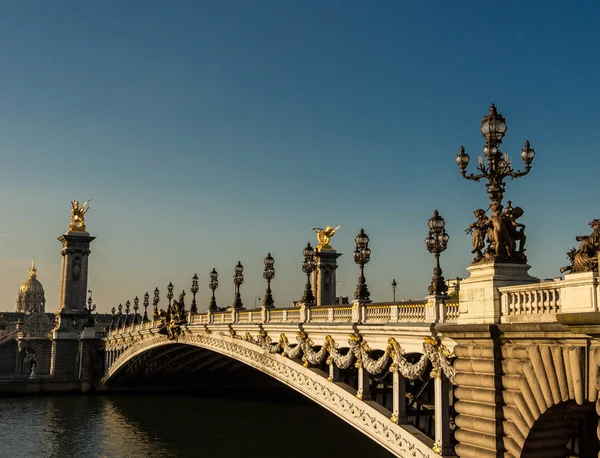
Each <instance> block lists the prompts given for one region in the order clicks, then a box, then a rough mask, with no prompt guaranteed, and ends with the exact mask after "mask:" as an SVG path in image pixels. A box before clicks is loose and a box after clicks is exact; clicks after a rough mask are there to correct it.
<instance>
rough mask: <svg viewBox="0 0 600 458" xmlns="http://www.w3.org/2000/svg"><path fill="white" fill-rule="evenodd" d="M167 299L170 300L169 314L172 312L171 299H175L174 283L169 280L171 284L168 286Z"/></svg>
mask: <svg viewBox="0 0 600 458" xmlns="http://www.w3.org/2000/svg"><path fill="white" fill-rule="evenodd" d="M167 299H168V300H169V305H168V306H167V314H169V313H171V300H172V299H173V283H171V282H169V286H167Z"/></svg>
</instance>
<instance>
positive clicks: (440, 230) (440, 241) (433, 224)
mask: <svg viewBox="0 0 600 458" xmlns="http://www.w3.org/2000/svg"><path fill="white" fill-rule="evenodd" d="M427 225H428V226H429V234H428V235H427V238H426V239H425V246H426V247H427V250H428V251H429V252H430V253H433V254H434V256H435V267H434V269H433V277H432V278H431V284H430V285H429V294H435V295H436V296H439V295H443V294H446V293H447V291H448V285H446V282H445V281H444V277H442V269H441V267H440V253H441V252H443V251H444V250H445V249H446V247H447V246H448V240H449V239H450V236H449V235H448V234H446V229H445V227H446V222H445V221H444V218H442V217H441V216H440V215H439V214H438V211H437V210H435V211H434V212H433V216H432V217H431V218H429V222H428V223H427Z"/></svg>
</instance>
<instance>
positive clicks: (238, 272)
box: [233, 261, 244, 310]
mask: <svg viewBox="0 0 600 458" xmlns="http://www.w3.org/2000/svg"><path fill="white" fill-rule="evenodd" d="M233 270H234V274H233V284H234V285H235V298H234V299H233V308H234V309H236V310H239V309H241V308H243V307H244V304H243V303H242V297H241V296H240V286H241V284H242V283H244V266H243V265H242V263H241V262H240V261H238V263H237V265H236V266H235V267H234V269H233Z"/></svg>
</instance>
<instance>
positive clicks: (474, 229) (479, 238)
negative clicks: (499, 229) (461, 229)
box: [465, 208, 489, 262]
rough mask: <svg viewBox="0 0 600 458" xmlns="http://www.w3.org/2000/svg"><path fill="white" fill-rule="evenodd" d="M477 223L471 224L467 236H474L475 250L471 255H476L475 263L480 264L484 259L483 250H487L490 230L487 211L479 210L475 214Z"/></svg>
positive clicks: (472, 238) (472, 239)
mask: <svg viewBox="0 0 600 458" xmlns="http://www.w3.org/2000/svg"><path fill="white" fill-rule="evenodd" d="M473 214H474V215H475V218H476V221H475V222H474V223H471V224H469V227H468V228H467V229H466V230H465V232H466V233H467V234H473V235H472V237H471V241H472V242H473V250H472V251H471V253H473V254H474V255H475V259H473V262H479V261H481V260H482V259H483V249H484V248H485V235H486V233H487V230H488V225H489V223H488V219H487V217H486V215H485V210H484V209H482V208H479V209H477V210H475V211H474V212H473Z"/></svg>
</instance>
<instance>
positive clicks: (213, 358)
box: [105, 343, 435, 439]
mask: <svg viewBox="0 0 600 458" xmlns="http://www.w3.org/2000/svg"><path fill="white" fill-rule="evenodd" d="M319 350H320V347H319V346H315V347H314V351H316V352H318V351H319ZM340 351H341V353H343V354H345V353H347V352H348V351H349V349H348V348H341V349H340ZM382 353H383V352H382V351H380V350H374V351H372V352H371V356H372V357H373V358H379V357H380V356H381V355H382ZM406 358H407V360H408V361H409V362H411V363H414V362H417V361H418V360H419V359H420V358H421V354H419V353H413V354H408V355H406ZM297 363H298V364H299V365H302V361H300V360H297ZM311 370H312V371H313V372H315V373H316V374H317V375H319V376H320V377H322V378H323V379H327V376H328V370H329V368H328V365H327V363H326V361H323V362H322V363H321V364H320V365H318V366H311ZM424 374H425V375H424V376H423V378H422V379H417V380H408V379H404V380H403V383H405V390H404V392H405V397H404V399H403V401H401V402H404V403H405V405H406V410H405V411H406V413H407V419H406V420H407V423H408V424H410V425H412V426H414V427H416V428H417V429H418V430H419V431H420V432H422V433H424V434H425V435H426V436H428V437H430V438H432V439H433V438H434V435H435V431H434V393H433V379H432V378H431V376H430V374H431V363H429V367H428V368H427V370H425V371H424ZM336 378H337V380H338V382H337V384H338V385H342V386H345V387H346V389H347V390H348V391H354V392H355V391H356V390H357V389H358V369H357V368H356V367H355V365H351V366H350V367H349V368H347V369H340V370H339V372H338V373H337V377H336ZM105 388H106V389H109V390H111V391H144V390H150V391H157V390H168V391H173V390H181V391H201V392H202V393H203V394H209V395H211V396H220V397H227V398H249V397H254V398H260V399H266V400H269V399H271V398H273V400H274V401H277V400H278V399H281V398H282V397H283V398H285V400H286V402H290V401H292V402H310V401H309V400H308V399H307V398H304V397H299V396H298V395H297V394H296V391H295V390H293V389H292V388H290V387H289V386H287V385H285V384H283V383H281V382H280V381H278V380H276V379H274V378H273V377H271V376H269V375H267V374H265V373H263V372H261V371H260V370H257V369H255V368H253V367H251V366H248V365H247V364H245V363H243V362H241V361H238V360H236V359H233V358H231V357H229V356H226V355H223V354H220V353H217V352H214V351H212V350H208V349H205V348H201V347H197V346H193V345H188V344H184V343H171V344H170V345H164V346H158V347H153V348H151V349H149V350H147V351H145V352H143V353H140V354H138V355H136V356H134V357H132V358H131V359H130V360H129V361H127V362H126V363H124V364H123V365H122V366H121V367H120V368H119V370H118V371H116V372H115V373H113V374H112V375H111V376H110V378H109V379H108V380H107V381H106V384H105ZM368 389H369V394H370V396H368V397H369V398H370V399H371V400H373V401H375V402H376V403H377V404H379V405H380V406H381V407H383V408H385V409H387V410H389V411H391V410H392V408H393V406H392V403H393V394H392V390H393V377H392V374H391V373H390V372H389V370H388V371H385V372H383V373H382V374H379V375H377V376H374V375H370V376H369V388H368Z"/></svg>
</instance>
